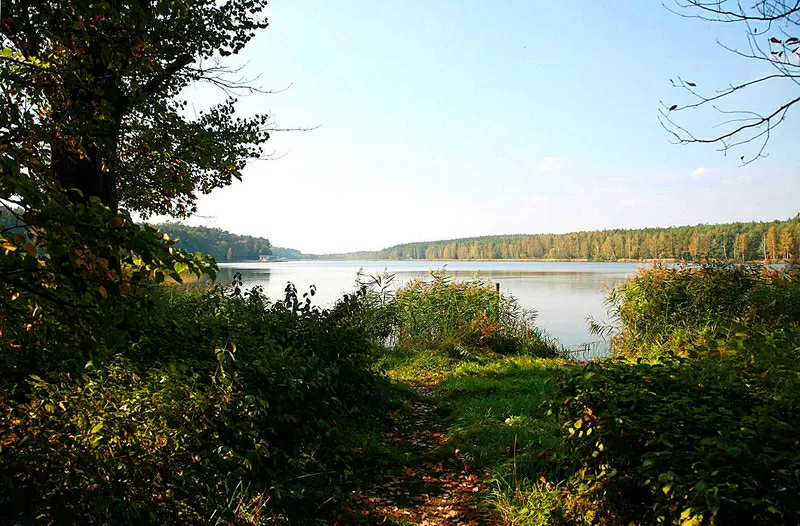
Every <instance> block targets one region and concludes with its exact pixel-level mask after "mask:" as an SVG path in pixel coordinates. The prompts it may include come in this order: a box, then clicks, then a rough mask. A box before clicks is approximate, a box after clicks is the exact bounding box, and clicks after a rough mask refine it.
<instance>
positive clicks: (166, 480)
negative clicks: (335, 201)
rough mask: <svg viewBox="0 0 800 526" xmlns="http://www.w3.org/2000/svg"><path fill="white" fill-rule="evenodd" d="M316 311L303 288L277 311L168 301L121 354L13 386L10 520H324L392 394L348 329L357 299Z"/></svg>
mask: <svg viewBox="0 0 800 526" xmlns="http://www.w3.org/2000/svg"><path fill="white" fill-rule="evenodd" d="M306 300H309V297H305V298H298V295H297V292H296V290H295V289H294V288H293V287H291V286H290V287H289V288H287V295H286V298H285V300H284V301H281V302H277V303H274V304H272V303H269V302H268V301H267V300H266V299H265V298H264V297H263V296H262V295H261V294H260V293H259V291H254V292H250V293H242V292H241V290H240V289H238V288H234V289H233V290H232V291H231V290H223V289H219V288H216V289H214V290H211V291H187V290H181V289H167V288H164V287H155V288H153V290H152V291H151V293H150V298H149V307H148V309H146V310H141V311H140V312H138V313H137V312H136V311H135V309H131V310H130V311H129V312H128V314H129V317H128V318H127V320H126V324H125V325H126V327H125V330H126V333H127V335H128V337H129V340H128V343H127V344H125V345H121V346H119V347H117V348H116V354H114V355H113V356H111V357H109V356H107V355H103V356H98V357H97V359H95V360H94V361H93V362H90V363H88V364H86V365H85V366H83V367H80V368H79V367H76V366H75V365H74V364H73V365H70V366H69V367H61V368H59V367H58V365H57V364H49V365H48V366H42V367H40V368H39V369H40V370H38V371H35V372H34V371H33V370H29V371H28V373H27V374H26V375H25V378H27V379H26V380H25V381H19V380H16V379H15V380H13V381H11V380H8V379H6V381H5V382H4V383H3V384H2V386H0V387H1V388H0V410H2V412H3V421H4V422H5V425H4V426H3V428H2V429H0V447H1V449H0V474H2V479H3V484H2V486H0V514H1V515H2V516H4V517H5V518H6V519H7V520H9V521H10V522H17V523H28V522H34V521H35V522H39V521H45V522H55V523H110V522H112V521H113V522H119V521H122V522H128V523H131V522H135V523H140V522H153V523H159V524H164V523H169V524H187V523H195V524H198V523H203V524H205V523H209V522H210V523H226V524H227V523H233V522H236V523H252V524H262V523H268V522H269V523H273V522H275V521H281V520H283V519H285V518H286V517H291V518H294V519H297V518H301V517H303V516H304V515H305V516H307V514H308V513H314V514H319V513H322V511H323V508H322V505H323V504H324V503H325V502H331V501H333V500H335V499H333V498H334V497H336V496H337V491H341V490H336V487H338V486H340V485H341V484H340V482H341V481H342V480H343V479H344V477H346V476H347V473H348V472H349V470H350V468H349V467H348V463H350V462H353V461H354V457H353V456H352V455H350V456H348V453H347V451H346V449H345V448H344V447H342V443H341V440H339V438H338V435H339V433H340V429H342V428H343V427H347V426H348V425H349V423H350V422H353V421H354V419H359V421H360V422H361V423H362V425H363V420H364V418H365V417H367V416H369V415H370V414H371V412H372V408H371V406H370V404H371V403H372V400H373V399H372V396H371V394H372V393H374V392H375V388H376V386H377V381H378V380H377V378H376V377H375V376H373V375H372V374H371V373H370V365H371V356H372V351H371V346H370V343H369V340H368V337H367V335H365V334H364V333H363V332H361V331H360V330H359V329H358V327H357V326H355V325H354V324H351V323H346V322H345V321H344V320H346V319H348V317H353V316H354V315H353V312H346V305H348V301H350V302H351V300H349V299H348V298H347V297H346V298H345V300H343V302H342V303H341V304H340V305H339V306H337V307H335V308H334V309H332V310H319V309H317V308H314V307H312V306H311V304H310V301H306ZM351 303H352V302H351ZM64 344H65V345H67V344H68V342H66V343H64ZM30 373H34V374H30ZM20 377H23V375H22V374H17V376H16V378H20Z"/></svg>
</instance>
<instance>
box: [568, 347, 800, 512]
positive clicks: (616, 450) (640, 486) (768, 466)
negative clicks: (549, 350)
mask: <svg viewBox="0 0 800 526" xmlns="http://www.w3.org/2000/svg"><path fill="white" fill-rule="evenodd" d="M798 336H800V335H799V334H798V333H794V334H790V335H785V337H784V338H781V339H780V340H773V341H772V342H771V343H767V342H766V341H765V340H764V339H760V340H759V341H751V342H749V343H746V344H745V346H744V348H743V349H741V350H742V351H747V350H748V349H749V347H750V346H751V345H752V346H755V348H756V349H758V352H763V346H764V345H769V346H771V349H772V350H773V351H774V352H777V353H781V354H784V357H783V358H781V359H779V360H771V361H769V362H760V361H756V362H750V361H749V360H748V359H747V358H740V357H737V358H735V359H734V358H730V357H729V359H727V360H721V359H717V360H703V361H700V360H692V359H686V358H681V359H668V360H663V361H661V362H656V363H643V362H640V363H630V362H625V361H621V360H618V361H608V362H601V363H596V364H590V365H588V366H586V367H584V368H576V369H574V370H573V371H572V374H571V375H569V376H568V377H567V379H566V380H565V381H564V382H563V383H562V388H563V389H564V391H565V393H566V394H567V395H568V396H569V398H568V399H567V402H566V404H565V406H564V408H563V410H562V415H561V418H562V422H563V423H564V426H565V428H566V429H567V430H568V431H569V435H570V439H569V441H568V446H567V454H568V456H571V457H572V458H574V459H575V461H576V468H577V474H576V476H575V477H574V478H573V481H574V482H575V484H576V487H577V488H578V494H579V497H578V498H577V499H576V500H575V502H573V503H572V507H573V510H574V511H575V512H576V513H584V512H585V511H586V510H588V509H591V510H594V511H595V512H596V513H599V515H600V516H605V517H606V518H608V519H610V520H611V521H612V522H614V523H618V524H628V523H629V522H630V521H641V522H645V523H649V524H654V523H657V522H659V523H661V522H665V523H667V524H678V523H685V522H687V521H694V522H691V523H692V524H796V523H797V521H798V520H800V506H798V503H797V500H796V495H797V494H798V492H800V448H799V447H798V444H797V434H796V429H797V428H798V426H800V416H798V412H797V410H798V401H799V400H798V393H800V381H798V367H797V365H796V363H794V362H795V361H796V360H797V359H798V358H800V352H798V351H797V349H796V347H795V345H796V342H797V338H798ZM765 377H767V378H768V379H769V380H768V381H767V382H764V381H763V380H764V378H765ZM642 519H644V520H643V521H642Z"/></svg>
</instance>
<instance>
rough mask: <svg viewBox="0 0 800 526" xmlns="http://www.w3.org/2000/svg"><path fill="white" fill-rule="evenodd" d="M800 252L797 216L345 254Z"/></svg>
mask: <svg viewBox="0 0 800 526" xmlns="http://www.w3.org/2000/svg"><path fill="white" fill-rule="evenodd" d="M798 255H800V215H798V216H796V217H794V218H792V219H789V220H786V221H773V222H770V223H762V222H759V223H756V222H752V223H728V224H718V225H695V226H681V227H669V228H640V229H633V230H624V229H615V230H599V231H598V230H595V231H585V232H571V233H569V234H535V235H524V234H516V235H504V236H482V237H469V238H461V239H449V240H443V241H429V242H420V243H407V244H403V245H396V246H392V247H389V248H386V249H383V250H380V251H378V252H355V253H351V254H344V255H341V254H339V255H338V257H346V258H350V259H434V260H436V259H441V260H448V259H457V260H476V259H478V260H480V259H555V260H572V259H577V260H586V261H618V260H631V261H637V260H663V259H673V260H680V261H697V262H700V261H706V260H708V259H715V260H725V261H740V262H745V261H755V260H767V259H768V260H770V261H773V262H776V261H793V260H795V259H796V258H797V257H798Z"/></svg>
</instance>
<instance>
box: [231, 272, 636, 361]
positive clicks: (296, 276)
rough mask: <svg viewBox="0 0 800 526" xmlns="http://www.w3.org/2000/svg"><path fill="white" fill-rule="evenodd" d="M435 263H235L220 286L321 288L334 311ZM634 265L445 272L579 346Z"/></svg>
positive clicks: (277, 292)
mask: <svg viewBox="0 0 800 526" xmlns="http://www.w3.org/2000/svg"><path fill="white" fill-rule="evenodd" d="M442 266H443V265H441V264H439V262H431V261H289V262H283V263H230V264H222V265H220V267H221V268H220V272H219V276H218V277H217V281H218V282H220V283H230V282H231V280H232V279H233V276H234V274H235V273H237V272H239V273H241V275H242V280H243V282H244V285H245V287H253V286H261V287H262V288H263V289H264V292H265V293H266V294H267V296H268V297H270V298H271V299H273V300H277V299H281V298H283V294H284V289H285V288H286V284H287V283H288V282H292V283H294V284H295V285H296V286H297V289H298V291H299V292H301V293H302V292H304V291H306V290H308V287H309V286H310V285H312V284H313V285H316V286H317V294H316V295H315V297H314V300H315V303H316V304H317V305H320V306H323V307H325V306H330V305H332V304H333V303H334V302H335V301H336V300H337V299H339V298H340V297H341V296H342V294H344V293H346V292H351V291H352V290H354V288H355V284H356V274H357V272H358V271H359V270H360V269H361V270H363V272H365V273H367V274H378V273H380V272H383V271H384V269H385V270H387V271H388V272H390V273H394V274H396V279H395V283H397V284H398V285H402V284H403V283H407V282H408V281H410V280H412V279H425V278H428V277H429V275H430V271H431V270H436V269H440V268H442ZM641 266H642V265H640V264H635V263H561V262H518V261H512V262H494V261H493V262H485V261H479V262H472V261H463V262H462V261H459V262H451V263H448V264H447V266H446V267H445V271H446V272H447V274H448V275H451V276H453V277H454V278H455V279H473V278H476V277H477V278H479V279H483V280H489V281H493V282H496V283H500V286H501V290H502V291H503V292H504V293H508V294H512V295H513V296H515V297H516V298H517V299H518V300H519V301H520V303H521V304H522V305H523V306H524V307H527V308H533V309H535V310H536V311H537V312H538V319H537V324H538V325H540V326H542V327H544V328H545V329H547V331H548V332H549V333H550V334H552V335H553V336H555V337H556V338H558V339H559V340H560V341H561V342H562V343H563V344H564V345H567V346H574V345H579V344H583V343H585V342H588V341H591V340H593V339H595V338H594V337H593V336H592V335H590V334H589V332H588V328H587V325H586V321H585V320H586V317H587V316H592V317H593V318H595V319H601V320H602V319H605V318H606V312H605V307H604V306H603V300H604V298H605V297H606V291H607V289H608V288H609V287H611V286H613V285H614V284H616V283H619V282H620V281H622V280H624V279H625V277H626V276H629V275H631V274H633V273H634V272H635V271H636V270H637V268H639V267H641Z"/></svg>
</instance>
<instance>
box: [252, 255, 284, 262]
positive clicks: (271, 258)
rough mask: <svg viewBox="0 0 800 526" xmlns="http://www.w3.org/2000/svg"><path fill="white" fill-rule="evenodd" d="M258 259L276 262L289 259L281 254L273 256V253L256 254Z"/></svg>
mask: <svg viewBox="0 0 800 526" xmlns="http://www.w3.org/2000/svg"><path fill="white" fill-rule="evenodd" d="M258 261H259V262H260V263H276V262H283V261H289V260H288V259H286V258H285V257H283V256H273V255H266V254H260V255H259V256H258Z"/></svg>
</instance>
